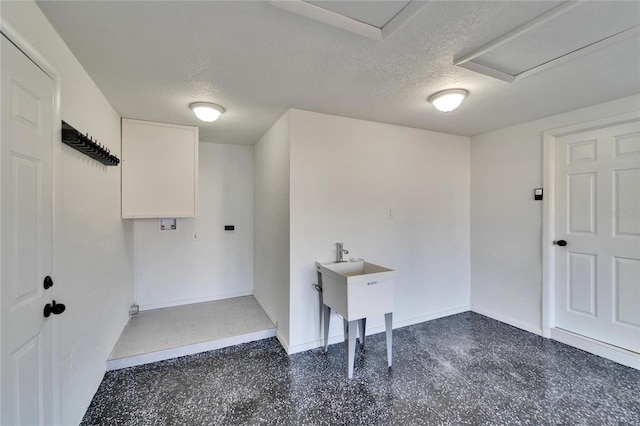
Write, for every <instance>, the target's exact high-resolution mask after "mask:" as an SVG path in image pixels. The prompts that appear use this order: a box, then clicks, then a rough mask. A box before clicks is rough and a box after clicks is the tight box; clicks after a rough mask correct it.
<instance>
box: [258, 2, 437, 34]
mask: <svg viewBox="0 0 640 426" xmlns="http://www.w3.org/2000/svg"><path fill="white" fill-rule="evenodd" d="M271 4H272V5H273V6H276V7H279V8H280V9H284V10H287V11H289V12H293V13H295V14H298V15H301V16H304V17H307V18H310V19H313V20H315V21H318V22H322V23H324V24H328V25H331V26H333V27H336V28H340V29H343V30H345V31H349V32H352V33H354V34H358V35H361V36H363V37H368V38H371V39H374V40H384V39H385V38H387V37H388V36H390V35H391V34H392V33H393V32H395V31H396V30H397V29H398V28H400V27H401V26H402V25H403V24H404V23H405V22H407V21H408V20H409V19H410V18H411V17H412V16H413V15H415V14H416V13H417V12H418V11H419V10H420V9H422V7H424V5H425V4H427V2H426V1H424V0H402V1H400V0H398V1H389V0H385V1H374V2H368V1H353V0H347V1H323V0H308V1H307V0H272V1H271Z"/></svg>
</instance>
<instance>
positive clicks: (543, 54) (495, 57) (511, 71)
mask: <svg viewBox="0 0 640 426" xmlns="http://www.w3.org/2000/svg"><path fill="white" fill-rule="evenodd" d="M639 22H640V3H637V2H615V3H613V2H584V3H581V2H567V3H564V4H562V5H560V6H558V7H556V8H554V9H551V10H550V11H549V12H547V13H544V14H543V15H540V16H539V17H537V18H535V19H533V20H531V21H529V22H527V23H525V24H524V25H522V26H520V27H518V28H516V29H514V30H513V31H510V32H509V33H507V34H505V35H503V36H501V37H499V38H497V39H495V40H493V41H492V42H490V43H488V44H486V45H484V46H482V47H480V48H478V49H476V50H474V51H473V52H471V53H469V54H467V55H464V56H462V57H460V58H457V59H456V60H454V65H457V66H460V67H463V68H466V69H469V70H471V71H475V72H478V73H481V74H484V75H488V76H490V77H494V78H497V79H500V80H503V81H507V82H513V81H515V80H516V79H519V78H523V77H526V76H528V75H532V74H535V73H538V72H540V71H543V70H545V69H548V68H551V67H554V66H557V65H560V64H561V63H564V62H566V61H568V60H571V59H573V58H575V57H578V56H580V55H584V54H587V53H589V52H591V51H594V50H596V49H600V48H603V47H606V46H607V45H610V44H613V43H617V42H619V41H621V40H624V39H626V38H628V37H633V36H637V35H638V34H639V33H640V31H639V28H640V27H639V25H638V23H639Z"/></svg>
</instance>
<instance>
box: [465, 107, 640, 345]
mask: <svg viewBox="0 0 640 426" xmlns="http://www.w3.org/2000/svg"><path fill="white" fill-rule="evenodd" d="M638 109H640V97H639V96H631V97H627V98H623V99H619V100H615V101H611V102H606V103H602V104H598V105H595V106H592V107H588V108H583V109H579V110H575V111H571V112H568V113H564V114H559V115H554V116H551V117H547V118H543V119H541V120H536V121H532V122H529V123H524V124H520V125H517V126H513V127H509V128H506V129H501V130H497V131H493V132H489V133H485V134H482V135H478V136H474V137H473V138H471V305H472V310H473V311H475V312H478V313H481V314H484V315H487V316H489V317H492V318H495V319H497V320H499V321H503V322H506V323H508V324H511V325H513V326H516V327H519V328H522V329H524V330H528V331H531V332H533V333H537V334H541V333H542V308H541V306H542V258H541V256H542V245H541V244H542V202H541V201H534V200H533V189H534V188H539V187H542V181H543V175H542V173H543V152H542V148H543V139H542V138H543V132H544V131H546V130H551V129H554V128H559V127H564V126H568V125H571V124H576V123H580V122H585V121H590V120H595V119H598V118H603V117H609V116H612V115H617V114H622V113H625V112H629V111H634V110H638Z"/></svg>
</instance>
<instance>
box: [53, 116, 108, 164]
mask: <svg viewBox="0 0 640 426" xmlns="http://www.w3.org/2000/svg"><path fill="white" fill-rule="evenodd" d="M62 143H64V144H66V145H69V146H70V147H71V148H74V149H77V150H78V151H80V152H81V153H83V154H86V155H88V156H89V157H91V158H93V159H94V160H97V161H99V162H101V163H102V164H104V165H105V166H117V165H118V163H120V160H119V159H118V157H116V156H115V155H112V154H111V152H110V151H109V148H107V147H105V146H103V145H101V144H99V143H98V141H97V140H95V141H94V140H93V138H90V137H89V135H88V134H86V135H83V134H82V133H80V132H79V131H77V130H76V129H74V128H73V126H71V125H69V124H67V123H66V122H64V121H63V122H62Z"/></svg>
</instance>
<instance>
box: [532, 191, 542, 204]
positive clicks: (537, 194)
mask: <svg viewBox="0 0 640 426" xmlns="http://www.w3.org/2000/svg"><path fill="white" fill-rule="evenodd" d="M533 199H534V200H538V201H540V200H542V188H535V189H534V190H533Z"/></svg>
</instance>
